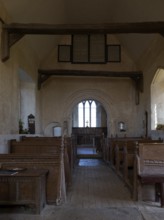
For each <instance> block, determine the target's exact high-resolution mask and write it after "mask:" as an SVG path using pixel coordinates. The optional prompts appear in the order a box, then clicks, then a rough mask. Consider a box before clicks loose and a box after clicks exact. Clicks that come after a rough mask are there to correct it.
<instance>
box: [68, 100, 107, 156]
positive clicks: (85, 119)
mask: <svg viewBox="0 0 164 220" xmlns="http://www.w3.org/2000/svg"><path fill="white" fill-rule="evenodd" d="M72 119H73V120H72V134H73V136H74V137H75V140H76V145H77V154H78V156H80V157H84V156H85V157H86V156H88V157H90V156H91V155H92V156H94V157H95V156H96V157H97V156H100V157H101V152H102V143H103V139H104V138H105V137H106V136H107V114H106V111H105V109H104V107H103V106H102V104H101V103H100V102H98V101H96V100H93V99H85V100H81V101H80V102H79V103H78V104H77V105H76V106H75V107H74V109H73V113H72Z"/></svg>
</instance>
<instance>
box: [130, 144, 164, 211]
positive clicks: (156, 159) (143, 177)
mask: <svg viewBox="0 0 164 220" xmlns="http://www.w3.org/2000/svg"><path fill="white" fill-rule="evenodd" d="M134 174H135V175H134V178H135V181H134V183H135V185H134V191H133V197H134V199H137V200H142V186H143V185H144V184H153V185H154V188H155V193H154V195H155V196H154V199H157V193H156V189H157V187H156V186H159V187H158V189H159V195H160V201H161V207H164V143H156V144H155V143H154V144H153V143H143V144H139V146H138V154H137V155H136V157H135V172H134Z"/></svg>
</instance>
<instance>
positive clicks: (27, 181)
mask: <svg viewBox="0 0 164 220" xmlns="http://www.w3.org/2000/svg"><path fill="white" fill-rule="evenodd" d="M8 171H9V172H8ZM12 171H13V172H12ZM47 173H48V171H47V170H36V169H33V170H31V169H30V170H28V169H26V170H21V171H20V170H2V169H1V170H0V206H4V205H5V206H9V205H10V206H11V205H12V206H15V205H21V206H28V207H30V208H32V209H34V211H35V213H36V214H40V212H41V211H42V209H43V208H44V206H45V205H46V191H45V189H46V175H47Z"/></svg>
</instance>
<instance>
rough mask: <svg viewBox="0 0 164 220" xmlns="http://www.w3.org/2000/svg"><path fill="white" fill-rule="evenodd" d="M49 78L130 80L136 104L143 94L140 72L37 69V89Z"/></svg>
mask: <svg viewBox="0 0 164 220" xmlns="http://www.w3.org/2000/svg"><path fill="white" fill-rule="evenodd" d="M51 76H57V77H103V78H104V77H113V78H130V79H132V80H133V82H134V83H135V90H136V100H135V102H136V104H139V94H140V92H143V73H142V71H120V72H115V71H90V70H68V69H66V70H61V69H60V70H57V69H54V70H52V69H38V89H40V88H41V86H42V84H43V83H44V82H45V81H46V80H47V79H48V78H50V77H51Z"/></svg>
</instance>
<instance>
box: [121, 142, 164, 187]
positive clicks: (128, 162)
mask: <svg viewBox="0 0 164 220" xmlns="http://www.w3.org/2000/svg"><path fill="white" fill-rule="evenodd" d="M162 142H163V141H162V140H151V139H141V140H138V141H135V142H133V141H130V142H127V144H125V145H124V146H123V158H122V159H123V162H122V164H123V169H122V171H123V173H122V175H123V179H124V182H125V183H126V184H127V185H128V186H129V187H130V189H132V187H133V175H132V174H133V168H134V158H135V154H136V153H137V146H138V144H139V143H162Z"/></svg>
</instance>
